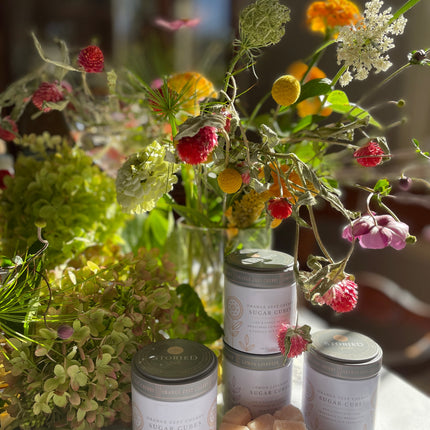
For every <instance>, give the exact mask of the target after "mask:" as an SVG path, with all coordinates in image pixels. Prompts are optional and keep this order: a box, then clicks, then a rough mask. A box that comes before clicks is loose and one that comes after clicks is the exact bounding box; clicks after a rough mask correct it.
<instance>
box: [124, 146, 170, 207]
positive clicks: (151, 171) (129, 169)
mask: <svg viewBox="0 0 430 430" xmlns="http://www.w3.org/2000/svg"><path fill="white" fill-rule="evenodd" d="M176 168H177V166H176V165H175V164H172V163H170V162H168V161H166V148H165V147H163V146H161V145H160V144H159V143H158V142H157V141H154V142H152V143H151V144H150V145H148V146H147V147H146V148H145V149H144V150H143V151H141V152H139V153H136V154H133V155H131V156H130V157H129V158H128V159H127V161H126V162H125V163H124V164H123V165H122V166H121V168H120V169H119V170H118V175H117V178H116V194H117V201H118V203H119V204H120V205H121V207H122V209H123V211H124V212H127V213H142V212H147V211H150V210H152V209H154V207H155V205H156V204H157V201H158V200H159V199H160V198H161V197H162V196H163V194H165V193H168V192H169V191H170V190H171V189H172V187H173V184H175V183H176V182H177V180H178V178H177V177H176V176H175V175H174V171H175V170H176Z"/></svg>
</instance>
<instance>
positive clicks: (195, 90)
mask: <svg viewBox="0 0 430 430" xmlns="http://www.w3.org/2000/svg"><path fill="white" fill-rule="evenodd" d="M167 85H168V87H169V88H170V89H171V90H173V91H175V92H176V93H178V94H181V93H183V96H182V100H183V104H182V109H183V110H184V111H185V112H188V113H189V114H190V115H194V116H196V115H198V114H199V113H200V106H199V101H201V100H202V99H204V98H206V97H216V96H217V93H216V91H215V89H214V86H213V84H212V82H210V81H209V80H207V79H206V78H205V77H204V76H202V75H201V74H200V73H197V72H184V73H176V74H174V75H173V76H172V77H171V78H169V80H168V81H167Z"/></svg>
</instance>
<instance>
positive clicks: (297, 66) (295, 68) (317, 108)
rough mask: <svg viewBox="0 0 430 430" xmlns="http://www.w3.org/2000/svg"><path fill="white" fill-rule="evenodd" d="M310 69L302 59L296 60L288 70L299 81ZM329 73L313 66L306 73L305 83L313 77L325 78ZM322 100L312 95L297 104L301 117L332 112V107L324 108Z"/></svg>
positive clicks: (327, 114) (326, 114)
mask: <svg viewBox="0 0 430 430" xmlns="http://www.w3.org/2000/svg"><path fill="white" fill-rule="evenodd" d="M307 71H308V66H307V64H305V63H303V62H302V61H295V62H294V63H292V64H291V65H290V66H289V67H288V70H287V72H288V73H290V74H291V75H293V76H295V77H296V78H297V79H298V80H299V81H300V80H301V79H302V78H303V76H304V75H305V73H306V72H307ZM326 76H327V75H326V74H325V73H324V72H323V71H322V70H321V69H320V68H318V67H316V66H313V67H312V68H311V70H310V71H309V73H308V74H307V75H306V78H305V79H304V81H303V83H305V82H308V81H311V80H312V79H323V78H325V77H326ZM321 107H322V103H321V100H320V99H319V98H318V97H312V98H309V99H306V100H303V101H302V102H300V103H298V104H297V114H298V115H299V117H300V118H304V117H305V116H308V115H315V114H318V115H321V116H329V115H330V114H331V113H332V109H330V108H328V107H325V108H322V109H321Z"/></svg>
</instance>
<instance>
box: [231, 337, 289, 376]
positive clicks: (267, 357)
mask: <svg viewBox="0 0 430 430" xmlns="http://www.w3.org/2000/svg"><path fill="white" fill-rule="evenodd" d="M223 355H224V358H225V359H226V360H228V361H230V362H231V363H233V364H234V365H236V366H238V367H241V368H242V369H248V370H256V371H259V370H260V371H261V370H275V369H280V368H282V367H285V366H289V365H290V363H291V360H290V359H287V360H285V357H284V355H283V354H281V353H277V354H249V353H247V352H242V351H238V350H237V349H234V348H232V347H231V346H229V345H227V344H226V343H225V342H224V348H223Z"/></svg>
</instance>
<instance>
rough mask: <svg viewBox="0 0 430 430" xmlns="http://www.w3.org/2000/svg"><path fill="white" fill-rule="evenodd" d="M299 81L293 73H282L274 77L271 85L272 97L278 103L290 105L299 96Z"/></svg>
mask: <svg viewBox="0 0 430 430" xmlns="http://www.w3.org/2000/svg"><path fill="white" fill-rule="evenodd" d="M300 90H301V88H300V82H299V81H298V80H297V78H295V77H294V76H293V75H284V76H281V77H280V78H278V79H276V81H275V82H274V83H273V86H272V97H273V100H275V102H276V103H278V105H281V106H290V105H292V104H293V103H295V102H296V101H297V99H298V98H299V96H300Z"/></svg>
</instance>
